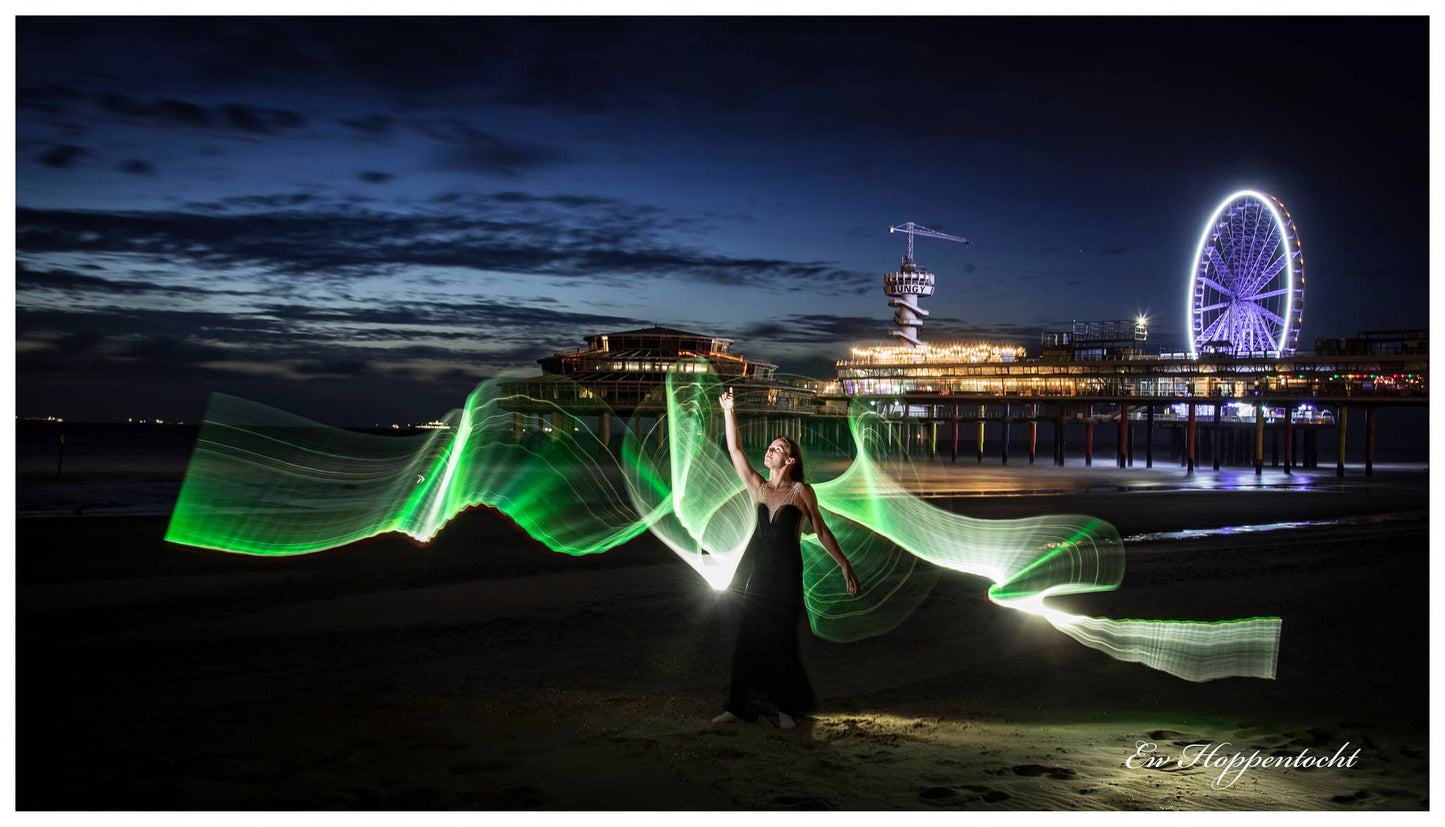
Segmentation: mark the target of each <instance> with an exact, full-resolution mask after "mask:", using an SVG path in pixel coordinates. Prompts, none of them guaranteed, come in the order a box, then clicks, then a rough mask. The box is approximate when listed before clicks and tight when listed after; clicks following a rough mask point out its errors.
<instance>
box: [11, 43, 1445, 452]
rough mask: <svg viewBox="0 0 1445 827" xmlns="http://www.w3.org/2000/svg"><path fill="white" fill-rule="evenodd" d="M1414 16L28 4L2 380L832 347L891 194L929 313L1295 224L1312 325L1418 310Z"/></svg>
mask: <svg viewBox="0 0 1445 827" xmlns="http://www.w3.org/2000/svg"><path fill="white" fill-rule="evenodd" d="M1427 34H1428V27H1427V22H1426V19H1425V18H1423V17H1416V18H1395V19H1288V20H1276V19H1261V18H1248V19H1233V18H1207V19H1189V18H1183V19H1181V18H1166V19H1150V20H1134V19H1127V18H1087V19H1072V20H1061V19H1051V18H1032V19H1002V20H995V19H978V18H955V19H913V20H850V19H802V20H787V19H769V20H758V21H749V20H736V19H732V20H707V19H688V20H677V21H667V20H661V21H658V20H653V21H631V20H618V19H601V20H567V19H561V20H556V19H534V20H505V19H487V18H459V19H417V20H403V19H368V20H349V19H338V18H326V19H288V20H265V19H254V18H242V19H225V18H222V19H205V18H190V19H97V18H71V19H42V18H21V19H20V20H19V21H18V23H17V40H18V42H17V64H16V65H17V98H16V106H17V109H16V117H17V129H16V239H15V241H16V318H17V340H16V345H17V351H18V357H17V366H18V379H17V397H18V398H17V410H16V413H17V414H20V415H26V416H33V415H60V416H64V417H66V418H67V419H69V420H72V421H75V420H118V419H124V418H125V417H127V416H147V417H163V418H168V419H170V418H184V419H187V420H189V421H195V420H198V419H199V418H200V416H201V412H202V410H203V408H204V405H205V401H206V397H207V395H208V394H209V393H210V392H212V391H219V392H225V393H231V394H236V395H239V396H243V397H247V398H250V399H254V400H256V401H260V402H264V403H267V404H271V405H276V406H278V407H282V408H285V409H287V410H290V411H293V412H296V413H299V414H302V415H306V416H310V417H314V418H317V419H320V420H322V421H325V422H329V423H332V424H370V423H372V422H390V421H420V420H424V419H430V418H433V417H436V416H440V415H441V414H443V413H444V412H445V411H446V410H448V409H450V408H453V407H456V406H458V405H459V404H460V403H461V402H462V400H463V399H464V397H465V395H466V393H467V391H468V390H470V389H471V388H472V387H473V386H474V385H475V384H476V383H477V382H478V381H480V380H481V379H483V378H486V377H488V376H491V375H493V374H495V373H496V372H498V371H499V370H502V369H505V368H510V367H532V368H535V367H536V361H535V360H536V359H537V358H538V357H540V356H542V355H545V354H547V353H550V352H552V351H554V350H559V349H564V348H570V347H575V346H578V345H580V344H581V343H582V341H581V340H582V337H583V336H585V335H587V334H589V333H596V332H606V331H609V330H623V329H629V328H636V327H642V326H650V325H651V324H653V323H660V324H663V325H667V326H672V327H678V328H682V329H685V330H692V331H696V332H699V333H709V334H714V335H720V336H725V337H728V338H732V339H734V340H736V345H735V349H736V350H738V351H741V352H742V353H744V354H746V355H749V356H755V357H761V358H766V359H769V360H771V361H774V362H777V363H779V364H780V365H781V370H780V373H791V374H802V375H811V376H819V377H826V376H831V375H832V362H833V361H834V360H835V359H838V358H840V357H842V356H844V355H845V354H846V353H847V349H848V346H849V345H852V344H868V343H884V342H886V341H887V334H888V330H890V329H891V328H892V323H891V321H890V316H891V310H890V309H889V308H888V307H887V298H886V297H885V296H884V295H883V293H882V289H881V276H882V274H883V273H884V272H885V271H887V270H891V269H896V267H897V264H898V259H899V256H900V255H901V254H902V252H903V240H902V238H901V237H900V236H896V235H895V236H890V235H888V233H887V227H888V225H890V224H899V223H902V222H905V221H915V222H917V223H920V224H923V225H926V226H929V227H932V228H934V229H938V230H942V231H945V232H950V233H955V234H959V235H964V236H967V237H968V238H969V239H970V240H972V241H973V245H974V246H972V247H971V248H964V247H962V246H961V245H957V244H949V243H945V242H941V241H932V240H920V241H919V242H918V252H917V257H918V260H919V262H920V263H921V264H922V265H924V266H927V267H928V268H929V269H931V270H932V271H933V272H934V273H936V274H937V275H938V291H937V294H936V295H935V296H934V297H933V298H932V299H930V300H926V301H925V302H924V307H925V308H927V309H929V310H931V311H932V313H933V317H932V319H931V322H930V324H929V325H928V326H926V327H925V328H924V331H923V334H924V338H926V339H928V340H930V341H946V340H957V339H989V340H993V341H1000V342H1010V343H1015V344H1019V345H1025V346H1028V347H1030V348H1031V349H1033V350H1035V351H1036V350H1037V348H1038V342H1039V333H1040V331H1041V330H1045V329H1052V328H1058V327H1060V326H1065V325H1067V324H1068V323H1069V322H1070V321H1071V320H1073V319H1078V320H1081V321H1082V320H1089V319H1114V318H1128V317H1133V316H1134V315H1136V314H1137V313H1140V312H1146V313H1148V314H1149V316H1150V319H1151V341H1150V344H1151V346H1157V347H1162V348H1165V349H1182V348H1183V347H1184V339H1183V332H1184V329H1185V322H1186V320H1185V314H1184V309H1185V295H1184V294H1185V291H1186V287H1187V279H1188V275H1189V271H1190V267H1191V264H1192V256H1193V254H1194V249H1195V245H1196V244H1197V242H1198V238H1199V233H1200V230H1201V228H1202V226H1203V224H1204V222H1205V220H1206V219H1207V218H1208V217H1209V215H1210V213H1211V211H1212V210H1213V209H1214V208H1215V206H1216V205H1217V203H1218V202H1219V201H1220V200H1221V199H1222V198H1223V197H1224V196H1226V195H1228V194H1229V193H1231V192H1234V191H1235V190H1238V189H1242V188H1253V189H1259V190H1263V191H1265V192H1270V193H1273V194H1275V195H1276V196H1278V197H1279V198H1280V199H1281V200H1282V201H1283V202H1284V203H1285V204H1286V205H1287V206H1288V207H1289V209H1290V211H1291V212H1292V214H1293V216H1294V220H1295V222H1296V224H1297V225H1298V227H1299V231H1300V237H1301V239H1302V241H1303V245H1304V253H1305V259H1306V276H1307V288H1306V299H1305V309H1304V325H1303V328H1302V332H1301V336H1300V341H1301V346H1302V347H1303V348H1309V347H1312V344H1313V342H1314V340H1315V339H1316V338H1319V337H1326V336H1330V337H1334V336H1350V335H1353V334H1354V333H1355V332H1357V331H1359V330H1367V329H1380V328H1423V327H1426V326H1427V325H1428V311H1427V298H1428V296H1427V292H1428V291H1427V282H1428V275H1427V255H1428V243H1427V242H1428V237H1427V209H1428V125H1427V97H1428V94H1427V81H1428V43H1427Z"/></svg>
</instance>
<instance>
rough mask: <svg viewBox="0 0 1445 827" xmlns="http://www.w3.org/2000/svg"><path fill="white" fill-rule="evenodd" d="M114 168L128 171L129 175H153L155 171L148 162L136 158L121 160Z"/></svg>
mask: <svg viewBox="0 0 1445 827" xmlns="http://www.w3.org/2000/svg"><path fill="white" fill-rule="evenodd" d="M116 169H119V170H120V171H121V172H126V173H130V174H131V175H154V174H155V171H156V168H155V167H154V166H152V165H151V164H150V163H148V162H146V161H142V160H140V159H138V158H130V159H127V160H125V161H122V162H121V163H120V166H118V167H116Z"/></svg>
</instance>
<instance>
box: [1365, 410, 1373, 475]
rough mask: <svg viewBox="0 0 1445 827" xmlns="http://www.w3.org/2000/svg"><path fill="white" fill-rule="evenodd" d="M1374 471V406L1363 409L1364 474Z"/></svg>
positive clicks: (1371, 473) (1370, 473)
mask: <svg viewBox="0 0 1445 827" xmlns="http://www.w3.org/2000/svg"><path fill="white" fill-rule="evenodd" d="M1374 473H1375V406H1373V405H1371V406H1370V407H1368V408H1366V409H1365V476H1367V477H1369V476H1373V475H1374Z"/></svg>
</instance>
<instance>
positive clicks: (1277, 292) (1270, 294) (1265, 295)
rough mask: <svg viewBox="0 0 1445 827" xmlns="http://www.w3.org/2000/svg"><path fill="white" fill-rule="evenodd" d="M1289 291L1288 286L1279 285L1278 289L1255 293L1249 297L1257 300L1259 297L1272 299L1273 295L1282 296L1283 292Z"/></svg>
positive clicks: (1251, 299)
mask: <svg viewBox="0 0 1445 827" xmlns="http://www.w3.org/2000/svg"><path fill="white" fill-rule="evenodd" d="M1289 292H1290V288H1288V287H1281V288H1280V289H1278V290H1270V291H1269V292H1267V293H1255V294H1254V295H1253V296H1250V297H1249V298H1250V301H1259V300H1260V299H1272V298H1274V297H1275V296H1283V295H1284V294H1286V293H1289Z"/></svg>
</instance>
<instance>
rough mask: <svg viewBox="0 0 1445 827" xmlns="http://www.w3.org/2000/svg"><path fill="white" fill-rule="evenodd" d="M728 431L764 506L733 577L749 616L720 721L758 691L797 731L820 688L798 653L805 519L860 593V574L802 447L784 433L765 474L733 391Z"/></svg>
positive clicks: (747, 482)
mask: <svg viewBox="0 0 1445 827" xmlns="http://www.w3.org/2000/svg"><path fill="white" fill-rule="evenodd" d="M718 403H719V404H720V405H721V406H722V410H723V423H724V425H725V430H726V432H727V442H728V456H730V457H731V458H732V462H733V470H735V471H737V473H738V477H739V478H740V479H741V480H742V481H743V485H744V486H746V487H747V489H748V493H749V494H751V495H752V498H753V502H754V503H756V505H757V512H758V524H757V528H756V529H755V530H754V531H753V539H752V542H750V543H749V544H748V548H747V551H746V552H744V554H743V560H742V564H741V565H740V566H739V568H738V573H737V574H736V575H734V577H733V583H734V584H735V588H737V586H736V584H738V583H739V582H740V581H741V587H740V591H741V593H742V622H741V623H740V624H739V628H738V642H737V648H736V649H735V650H734V652H733V677H732V689H731V690H730V692H729V693H728V702H727V707H726V709H725V710H724V711H723V713H722V714H721V715H719V716H717V717H716V718H714V719H713V723H715V724H725V723H729V722H731V721H736V720H738V719H739V718H743V717H753V713H752V712H751V711H750V706H751V701H752V696H753V695H754V694H762V695H766V696H767V697H768V698H769V700H771V701H772V702H773V705H774V706H776V707H777V710H778V726H779V727H780V728H782V729H793V728H795V727H796V726H797V725H798V724H797V721H796V720H795V718H794V716H796V715H799V714H801V713H804V712H808V711H811V710H812V708H813V703H814V698H813V689H812V687H811V686H810V685H809V684H808V676H807V674H805V673H804V672H803V664H802V661H801V660H799V658H798V614H799V611H800V610H801V608H802V605H803V554H802V547H801V544H800V537H801V535H802V533H803V521H804V520H805V519H806V520H807V521H808V522H809V523H811V524H812V526H813V530H814V531H816V532H817V534H818V542H820V543H822V544H823V548H824V549H826V550H827V552H828V553H829V554H830V555H832V557H833V559H834V560H837V561H838V565H839V566H842V568H843V578H844V580H845V581H846V582H847V584H848V594H850V595H852V596H854V597H857V596H858V578H857V577H855V576H854V575H853V567H852V566H851V565H849V564H848V558H846V557H844V556H843V552H842V551H841V550H839V548H838V540H837V539H836V538H835V537H834V536H833V532H831V531H829V530H828V526H827V525H825V524H824V523H823V515H822V514H821V513H819V511H818V498H817V496H816V495H815V494H814V493H813V489H812V487H811V486H809V485H807V484H805V483H804V482H803V453H802V451H801V449H799V447H798V444H797V443H796V442H794V441H793V440H791V439H789V438H788V437H785V436H782V437H778V438H777V439H775V440H773V442H772V444H771V445H769V446H768V450H767V453H765V454H764V455H763V465H765V466H767V469H768V478H767V479H766V480H764V479H763V478H762V477H761V476H760V475H759V474H758V473H757V472H756V471H754V470H753V468H752V466H751V465H750V464H749V463H748V459H747V457H746V456H745V455H744V454H743V452H742V450H741V449H740V448H738V426H737V420H736V418H735V417H734V414H733V389H732V388H728V390H727V393H724V394H723V395H722V398H721V399H719V400H718Z"/></svg>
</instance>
